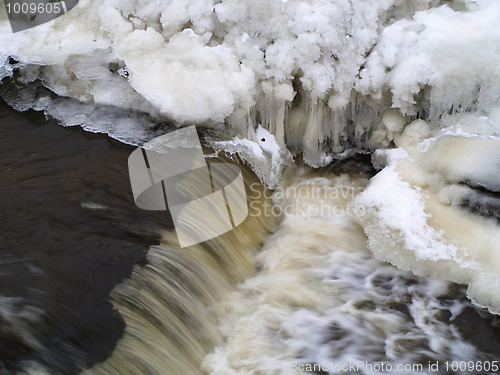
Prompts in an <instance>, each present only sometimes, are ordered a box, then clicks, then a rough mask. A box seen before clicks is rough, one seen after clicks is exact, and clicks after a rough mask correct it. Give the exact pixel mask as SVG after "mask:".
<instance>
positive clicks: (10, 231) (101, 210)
mask: <svg viewBox="0 0 500 375" xmlns="http://www.w3.org/2000/svg"><path fill="white" fill-rule="evenodd" d="M132 151H133V148H132V147H130V146H126V145H123V144H121V143H119V142H117V141H114V140H112V139H110V138H108V137H106V136H104V135H99V134H91V133H87V132H84V131H83V130H82V129H80V128H78V127H74V128H63V127H61V126H59V125H57V124H56V123H55V122H54V121H50V120H49V121H47V120H46V119H45V117H44V116H43V115H42V114H40V113H36V112H25V113H18V112H15V111H14V110H12V109H10V108H9V107H7V106H6V105H5V104H4V103H3V102H2V103H0V215H1V221H0V374H2V375H3V374H16V373H18V372H19V370H20V369H21V368H22V367H24V366H25V365H26V363H27V362H29V361H36V362H39V363H42V364H44V366H46V367H47V368H48V369H50V372H51V373H54V374H76V373H78V372H79V370H80V369H81V368H84V367H90V366H91V365H93V364H94V363H96V362H100V361H103V360H104V359H105V358H107V357H108V356H109V354H110V353H111V352H112V350H113V348H114V346H115V343H116V341H117V340H118V338H119V337H120V336H121V335H122V332H123V328H124V323H123V320H122V319H121V317H120V316H119V314H118V313H117V312H116V311H114V310H113V308H112V306H111V304H110V303H109V302H108V300H109V292H110V291H111V289H112V288H113V287H114V286H115V285H116V284H117V283H119V282H120V281H121V280H123V279H124V278H126V277H127V276H129V274H130V272H131V270H132V267H133V265H134V264H137V263H141V262H144V259H145V253H146V251H147V249H148V248H149V246H150V245H152V244H156V243H158V242H159V231H160V230H161V229H165V228H166V227H168V226H169V219H168V217H167V216H166V214H165V213H161V212H157V213H152V212H145V211H142V210H140V209H138V208H136V207H135V205H134V202H133V198H132V195H131V191H130V185H129V180H128V171H127V158H128V155H129V154H130V152H132Z"/></svg>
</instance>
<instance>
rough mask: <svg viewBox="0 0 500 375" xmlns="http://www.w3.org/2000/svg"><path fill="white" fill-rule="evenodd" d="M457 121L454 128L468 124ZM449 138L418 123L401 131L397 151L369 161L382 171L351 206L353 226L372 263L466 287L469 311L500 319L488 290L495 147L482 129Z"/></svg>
mask: <svg viewBox="0 0 500 375" xmlns="http://www.w3.org/2000/svg"><path fill="white" fill-rule="evenodd" d="M460 117H461V116H459V117H458V118H457V117H456V118H455V120H456V121H463V120H464V119H465V120H466V121H465V122H473V121H474V117H471V116H466V117H461V118H460ZM491 120H492V119H488V118H487V119H484V118H481V117H476V118H475V121H478V122H479V124H484V123H489V121H491ZM448 121H451V118H450V119H448ZM492 121H495V120H492ZM455 125H456V124H455ZM471 129H472V127H471V128H470V129H469V130H468V131H471ZM455 131H456V128H455V129H453V127H449V128H448V129H432V128H431V126H430V124H428V123H425V122H423V121H420V120H417V121H415V122H413V123H412V124H411V125H410V126H407V127H406V128H405V130H404V132H403V133H402V134H400V135H399V136H398V137H396V138H395V142H396V145H397V146H399V147H398V148H396V149H392V150H377V151H376V152H375V153H374V156H373V158H374V161H375V165H376V166H378V167H379V168H383V169H382V170H381V172H379V173H378V174H377V175H376V176H375V177H373V178H372V179H371V181H370V183H369V185H368V187H367V189H366V190H365V191H364V192H363V193H361V194H360V195H359V196H358V197H357V198H356V199H355V201H354V203H353V204H354V205H355V206H357V209H356V210H353V212H357V213H361V214H358V216H357V221H358V222H359V223H360V224H361V225H362V226H363V228H364V230H365V233H366V234H367V236H368V245H369V248H370V250H371V251H372V252H373V254H374V255H375V256H376V257H377V258H378V259H381V260H383V261H388V262H390V263H392V264H394V265H396V266H397V267H399V268H401V269H404V270H411V271H412V272H414V273H415V274H417V275H430V276H433V277H436V278H442V279H447V280H451V281H455V282H460V283H464V284H468V285H469V289H468V296H469V297H470V298H471V300H472V301H473V302H474V303H476V304H477V305H479V306H482V307H487V308H488V309H489V310H490V311H491V312H494V313H496V314H500V297H499V295H498V293H497V290H496V289H495V287H494V285H498V284H499V283H500V281H499V280H500V255H499V254H498V251H497V250H498V244H499V243H500V226H499V225H498V215H499V211H498V207H499V198H498V190H499V189H498V186H500V181H499V177H498V176H499V173H498V172H499V171H500V139H499V137H498V133H497V135H496V136H492V135H491V134H490V132H491V127H489V126H478V127H477V128H475V134H470V133H467V136H464V134H465V132H463V134H462V135H450V132H451V133H452V132H455ZM361 208H362V209H361Z"/></svg>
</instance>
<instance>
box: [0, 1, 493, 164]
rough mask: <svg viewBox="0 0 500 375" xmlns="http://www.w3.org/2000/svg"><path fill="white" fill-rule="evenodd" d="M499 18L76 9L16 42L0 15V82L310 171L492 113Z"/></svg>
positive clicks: (291, 6) (275, 7) (397, 11)
mask: <svg viewBox="0 0 500 375" xmlns="http://www.w3.org/2000/svg"><path fill="white" fill-rule="evenodd" d="M1 11H2V12H4V9H3V8H2V10H1ZM499 18H500V3H498V2H497V1H495V0H480V1H472V0H454V1H444V0H443V1H437V0H432V1H431V0H408V1H401V0H383V1H381V0H364V1H361V0H354V1H344V0H335V1H334V0H312V1H310V2H303V1H299V0H289V1H281V0H271V1H265V0H258V1H250V0H244V1H242V0H224V1H214V0H193V1H189V2H183V1H177V0H170V1H167V0H162V1H160V0H158V1H155V2H148V3H146V4H145V3H144V2H141V1H138V0H127V1H118V0H104V1H95V0H83V1H80V2H79V4H78V6H77V7H75V8H74V9H73V10H71V11H70V12H69V13H68V14H67V15H65V16H63V17H60V18H58V19H56V20H54V21H51V22H49V23H47V24H44V25H41V26H39V27H37V28H34V29H31V30H26V31H23V32H20V33H16V34H12V33H11V32H10V28H9V25H8V23H7V21H6V16H5V13H2V17H1V18H0V19H3V21H0V31H1V32H0V78H1V77H6V76H11V75H12V74H13V70H14V69H17V70H18V74H17V80H18V81H19V82H21V83H23V84H29V83H30V82H34V81H36V80H40V81H41V82H43V84H44V85H45V86H46V87H48V88H49V89H51V90H52V91H54V92H55V93H57V94H58V95H61V96H66V97H70V98H74V99H75V100H77V101H82V102H85V103H88V104H90V105H106V106H115V107H118V108H123V109H127V110H134V111H140V112H145V113H148V114H149V115H151V116H152V117H154V118H155V119H157V120H159V121H165V120H166V121H173V122H176V123H177V124H178V125H193V124H195V125H201V126H207V127H215V128H218V129H220V128H221V127H224V126H225V127H226V130H227V132H225V133H221V134H223V135H221V139H220V140H221V141H229V140H230V139H232V138H233V137H239V138H241V139H243V138H247V137H248V134H249V133H252V131H255V129H257V126H258V125H259V124H260V125H261V126H262V127H263V128H264V129H266V130H268V131H269V132H270V133H271V134H272V135H274V136H275V137H276V141H277V143H278V145H279V146H280V147H281V148H282V149H288V150H289V151H290V152H292V153H293V154H299V153H303V155H304V157H303V159H304V161H305V162H306V163H307V164H310V165H312V166H316V167H318V166H324V165H326V164H328V163H329V162H331V161H332V160H334V159H335V158H338V157H339V155H340V154H341V153H343V152H345V151H346V150H347V151H349V150H353V151H364V150H373V149H376V148H380V147H387V146H389V145H391V142H392V141H393V139H394V137H395V136H396V135H397V134H398V133H399V132H401V130H402V129H403V127H404V126H406V125H408V124H409V123H411V122H412V121H414V120H415V119H416V118H422V119H424V120H431V121H434V122H435V123H436V124H435V126H441V125H440V124H439V120H440V118H441V117H442V116H443V115H446V114H448V113H452V114H453V113H464V112H477V113H486V112H487V111H489V110H490V109H491V107H492V106H493V105H494V104H495V103H496V102H497V101H498V99H499V97H500V74H499V73H498V61H499V58H500V51H499V50H498V48H495V46H497V45H499V44H500V27H499V26H498V19H499ZM10 57H12V58H14V59H15V60H14V61H18V63H16V64H10V63H9V60H10ZM10 61H11V62H12V61H13V60H10Z"/></svg>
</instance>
